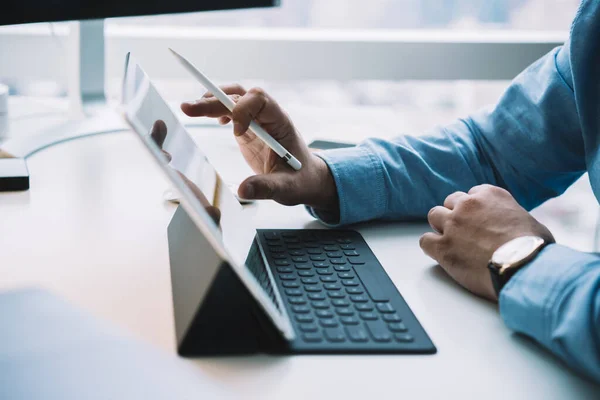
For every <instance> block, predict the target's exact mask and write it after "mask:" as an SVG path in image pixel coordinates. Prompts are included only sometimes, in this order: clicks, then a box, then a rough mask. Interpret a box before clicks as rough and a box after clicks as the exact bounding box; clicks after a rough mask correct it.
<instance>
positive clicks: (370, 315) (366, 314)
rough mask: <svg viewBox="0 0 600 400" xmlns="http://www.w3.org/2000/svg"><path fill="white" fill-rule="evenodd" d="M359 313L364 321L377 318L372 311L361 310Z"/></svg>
mask: <svg viewBox="0 0 600 400" xmlns="http://www.w3.org/2000/svg"><path fill="white" fill-rule="evenodd" d="M359 315H360V317H361V318H362V319H364V320H365V321H374V320H376V319H377V318H378V317H377V314H375V313H374V312H368V311H367V312H361V313H360V314H359Z"/></svg>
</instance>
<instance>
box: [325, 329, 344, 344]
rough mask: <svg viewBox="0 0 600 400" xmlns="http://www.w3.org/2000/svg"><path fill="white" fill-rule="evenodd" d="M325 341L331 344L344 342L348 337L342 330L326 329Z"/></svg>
mask: <svg viewBox="0 0 600 400" xmlns="http://www.w3.org/2000/svg"><path fill="white" fill-rule="evenodd" d="M325 339H327V340H328V341H330V342H344V341H346V335H344V331H342V330H341V329H340V328H327V329H325Z"/></svg>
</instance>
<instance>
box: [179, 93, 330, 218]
mask: <svg viewBox="0 0 600 400" xmlns="http://www.w3.org/2000/svg"><path fill="white" fill-rule="evenodd" d="M222 89H223V91H224V92H225V93H227V94H228V95H229V96H230V97H231V99H232V100H233V101H234V102H235V103H236V106H235V108H234V109H233V112H230V111H229V110H228V109H227V108H226V107H225V106H224V105H222V104H221V102H220V101H219V100H218V99H217V98H215V97H214V96H213V95H212V94H211V93H207V94H205V95H204V96H203V97H202V98H201V99H200V100H197V101H195V102H191V103H183V104H182V105H181V109H182V111H183V112H184V113H186V114H187V115H189V116H191V117H211V118H218V119H219V122H220V123H222V124H227V123H229V122H230V121H233V133H234V135H235V137H236V139H237V142H238V144H239V146H240V149H241V151H242V154H243V155H244V158H245V159H246V161H247V162H248V164H249V165H250V167H252V169H253V170H254V172H255V173H256V174H257V175H255V176H252V177H250V178H248V179H246V180H245V181H244V182H242V184H241V185H240V188H239V190H238V194H239V196H240V197H242V198H245V199H273V200H275V201H277V202H279V203H281V204H285V205H295V204H308V205H310V206H312V207H315V208H317V209H320V210H326V211H333V210H335V209H337V207H338V199H337V191H336V187H335V182H334V180H333V177H332V175H331V172H330V171H329V167H327V165H326V164H325V162H324V161H323V160H322V159H320V158H319V157H317V156H315V155H313V154H312V153H311V152H310V150H309V149H308V146H307V145H306V144H305V143H304V141H303V140H302V138H301V137H300V134H299V133H298V131H297V130H296V128H295V127H294V124H293V123H292V121H291V120H290V118H289V116H288V115H287V114H286V113H285V112H284V111H283V110H282V109H281V107H280V106H279V105H278V104H277V103H276V102H275V100H273V99H272V98H271V97H270V96H269V95H268V94H266V93H265V92H264V91H263V90H261V89H258V88H253V89H250V90H248V91H246V90H244V88H242V87H241V86H239V85H229V86H223V87H222ZM252 120H256V121H257V122H258V123H259V124H260V125H261V126H262V127H263V128H264V129H265V130H266V131H267V132H268V133H269V134H270V135H271V136H273V138H275V140H277V141H278V142H279V143H281V145H283V146H284V147H285V148H286V149H287V150H288V151H289V152H290V153H292V154H293V155H294V156H295V157H296V158H297V159H298V160H299V161H300V162H301V163H302V169H301V170H300V171H294V170H293V169H291V168H290V166H289V165H287V164H286V163H285V161H283V160H282V159H281V158H280V157H279V156H278V155H277V154H276V153H274V152H273V151H272V150H271V149H270V148H269V147H268V146H267V145H266V144H265V143H264V142H263V141H262V140H260V139H259V138H258V137H257V136H256V135H255V134H254V133H252V132H250V131H248V127H249V125H250V121H252Z"/></svg>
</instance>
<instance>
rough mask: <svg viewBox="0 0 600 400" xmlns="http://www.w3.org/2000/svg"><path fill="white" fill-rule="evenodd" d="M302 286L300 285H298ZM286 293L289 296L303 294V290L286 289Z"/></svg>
mask: <svg viewBox="0 0 600 400" xmlns="http://www.w3.org/2000/svg"><path fill="white" fill-rule="evenodd" d="M298 286H300V285H298ZM285 294H286V295H288V296H302V294H303V293H302V290H300V289H286V290H285Z"/></svg>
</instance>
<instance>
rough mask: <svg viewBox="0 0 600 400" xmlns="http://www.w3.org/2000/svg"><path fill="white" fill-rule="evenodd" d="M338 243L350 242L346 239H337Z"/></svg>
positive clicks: (350, 241)
mask: <svg viewBox="0 0 600 400" xmlns="http://www.w3.org/2000/svg"><path fill="white" fill-rule="evenodd" d="M337 242H338V243H343V244H348V243H352V240H350V239H348V238H339V239H338V240H337Z"/></svg>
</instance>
